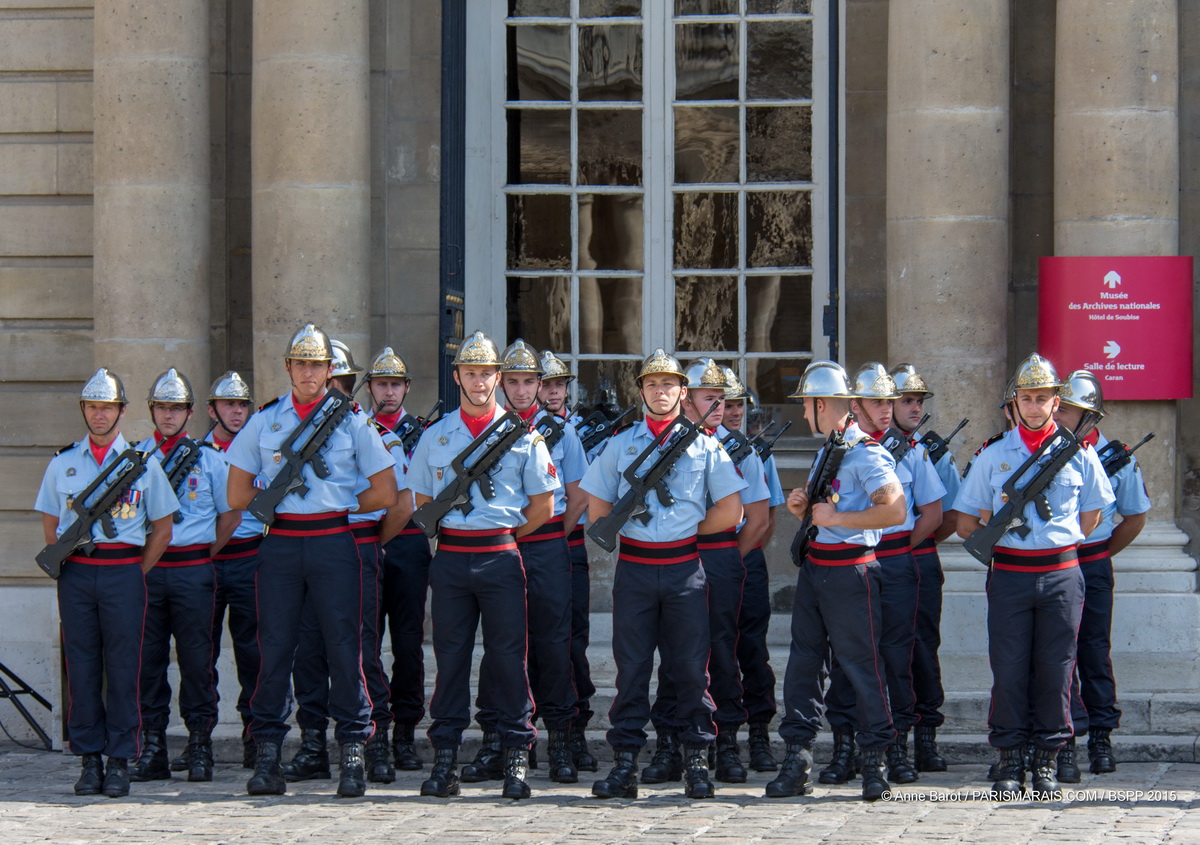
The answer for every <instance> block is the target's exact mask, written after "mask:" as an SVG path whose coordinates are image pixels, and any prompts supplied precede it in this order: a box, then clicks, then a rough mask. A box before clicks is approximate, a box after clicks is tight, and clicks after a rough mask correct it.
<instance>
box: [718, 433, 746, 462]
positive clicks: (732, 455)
mask: <svg viewBox="0 0 1200 845" xmlns="http://www.w3.org/2000/svg"><path fill="white" fill-rule="evenodd" d="M721 448H722V449H724V450H725V451H726V453H727V454H728V455H729V460H731V461H733V465H734V466H737V467H740V466H741V465H742V461H744V460H746V458H748V457H750V453H751V452H753V451H754V445H753V444H752V443H751V442H750V440H749V439H748V438H747V437H746V435H744V434H742V433H741V432H740V431H731V432H729V433H728V434H726V435H725V436H724V437H723V438H721Z"/></svg>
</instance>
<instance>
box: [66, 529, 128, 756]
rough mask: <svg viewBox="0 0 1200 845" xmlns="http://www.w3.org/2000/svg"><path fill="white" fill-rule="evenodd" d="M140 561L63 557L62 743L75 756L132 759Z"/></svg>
mask: <svg viewBox="0 0 1200 845" xmlns="http://www.w3.org/2000/svg"><path fill="white" fill-rule="evenodd" d="M141 553H142V551H141V549H140V548H136V547H131V548H130V549H129V550H128V554H129V555H130V557H132V558H136V559H137V560H138V561H139V562H133V563H122V564H110V565H96V564H90V563H77V562H75V561H71V560H68V561H67V562H66V563H64V564H63V568H62V575H61V576H60V577H59V579H58V582H57V587H58V615H59V620H60V623H61V625H62V640H63V659H64V663H65V664H66V669H67V696H68V698H67V715H66V718H67V742H68V745H69V747H70V749H71V753H73V754H107V755H108V756H110V757H124V758H126V759H128V760H132V759H133V758H135V757H137V755H138V752H139V751H140V748H139V737H138V732H139V731H140V730H141V715H140V710H139V707H138V667H139V664H140V662H141V654H142V624H143V622H144V620H145V617H146V579H145V578H144V577H143V576H142V567H141V565H140V559H141Z"/></svg>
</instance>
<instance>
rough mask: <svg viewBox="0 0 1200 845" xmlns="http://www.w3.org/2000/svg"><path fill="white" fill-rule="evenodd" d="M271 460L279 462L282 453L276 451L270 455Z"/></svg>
mask: <svg viewBox="0 0 1200 845" xmlns="http://www.w3.org/2000/svg"><path fill="white" fill-rule="evenodd" d="M271 460H273V461H275V463H279V462H280V461H281V460H283V454H282V453H281V452H276V453H275V454H274V455H272V456H271Z"/></svg>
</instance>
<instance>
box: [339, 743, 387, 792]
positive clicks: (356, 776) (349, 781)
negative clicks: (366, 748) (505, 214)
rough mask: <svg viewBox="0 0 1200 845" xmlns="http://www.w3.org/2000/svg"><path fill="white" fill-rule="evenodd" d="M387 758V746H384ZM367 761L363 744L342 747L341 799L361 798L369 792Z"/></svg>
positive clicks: (348, 744) (349, 744)
mask: <svg viewBox="0 0 1200 845" xmlns="http://www.w3.org/2000/svg"><path fill="white" fill-rule="evenodd" d="M383 754H384V757H385V758H386V757H387V745H384V746H383ZM366 765H367V764H366V760H364V759H363V744H362V743H361V742H347V743H346V744H345V745H343V746H342V756H341V760H340V762H339V766H338V787H337V794H338V796H339V797H341V798H361V797H362V796H363V795H365V794H366V792H367V774H366Z"/></svg>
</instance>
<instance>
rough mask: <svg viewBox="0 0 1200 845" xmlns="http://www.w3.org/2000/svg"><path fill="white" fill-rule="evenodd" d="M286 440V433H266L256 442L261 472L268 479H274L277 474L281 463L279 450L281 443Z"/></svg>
mask: <svg viewBox="0 0 1200 845" xmlns="http://www.w3.org/2000/svg"><path fill="white" fill-rule="evenodd" d="M287 438H288V432H286V431H266V432H263V435H262V437H260V438H259V440H258V454H259V458H260V460H261V461H262V471H263V474H264V475H265V476H267V477H268V478H274V477H275V476H276V475H277V474H278V472H279V467H280V465H281V464H282V463H283V457H282V455H281V454H280V450H281V449H283V442H284V441H285V440H287Z"/></svg>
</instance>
